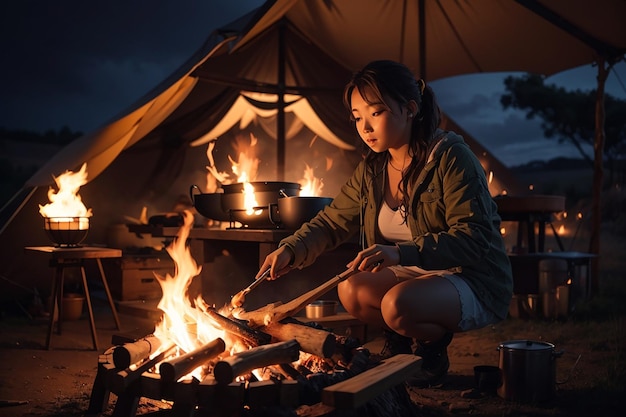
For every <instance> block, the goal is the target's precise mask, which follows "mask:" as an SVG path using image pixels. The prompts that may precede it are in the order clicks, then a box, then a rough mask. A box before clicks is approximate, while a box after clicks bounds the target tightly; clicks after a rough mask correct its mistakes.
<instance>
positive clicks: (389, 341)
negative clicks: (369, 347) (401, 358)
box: [380, 330, 413, 359]
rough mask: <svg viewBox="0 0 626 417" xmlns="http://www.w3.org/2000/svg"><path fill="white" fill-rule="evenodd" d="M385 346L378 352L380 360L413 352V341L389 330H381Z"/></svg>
mask: <svg viewBox="0 0 626 417" xmlns="http://www.w3.org/2000/svg"><path fill="white" fill-rule="evenodd" d="M383 335H384V336H385V346H383V349H382V350H381V351H380V359H387V358H390V357H392V356H395V355H398V354H401V353H412V352H413V339H411V338H410V337H406V336H402V335H400V334H398V333H396V332H393V331H391V330H383Z"/></svg>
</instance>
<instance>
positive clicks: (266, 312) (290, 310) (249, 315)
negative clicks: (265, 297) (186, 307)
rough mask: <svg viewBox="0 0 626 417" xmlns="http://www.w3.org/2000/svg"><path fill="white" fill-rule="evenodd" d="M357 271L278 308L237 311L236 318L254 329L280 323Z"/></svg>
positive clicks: (334, 279) (273, 305) (269, 306)
mask: <svg viewBox="0 0 626 417" xmlns="http://www.w3.org/2000/svg"><path fill="white" fill-rule="evenodd" d="M355 272H357V271H355V270H352V269H348V270H346V271H344V272H342V273H341V274H339V275H336V276H335V277H333V278H331V279H329V280H328V281H326V282H325V283H323V284H322V285H320V286H319V287H317V288H313V289H312V290H311V291H309V292H307V293H304V294H302V295H301V296H299V297H297V298H294V299H293V300H291V301H289V302H288V303H285V304H281V305H278V306H276V304H274V303H273V304H268V305H267V306H265V307H261V308H259V309H257V310H254V311H243V310H240V311H237V315H236V317H237V318H239V319H242V320H248V325H249V326H253V327H260V326H263V325H267V324H269V323H270V322H278V321H281V320H282V319H284V318H287V317H290V316H295V315H296V314H297V313H298V312H300V311H302V309H304V308H305V307H306V305H307V304H309V303H310V302H311V301H314V300H316V299H317V298H319V297H320V296H322V295H324V294H326V293H327V292H328V291H330V290H332V289H333V288H335V287H336V286H337V285H339V283H340V282H342V281H344V280H346V279H348V278H349V277H350V276H351V275H353V274H354V273H355Z"/></svg>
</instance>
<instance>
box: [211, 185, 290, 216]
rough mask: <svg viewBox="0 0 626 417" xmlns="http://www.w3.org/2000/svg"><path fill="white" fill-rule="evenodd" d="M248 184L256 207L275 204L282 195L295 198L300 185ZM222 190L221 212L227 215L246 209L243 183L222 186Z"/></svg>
mask: <svg viewBox="0 0 626 417" xmlns="http://www.w3.org/2000/svg"><path fill="white" fill-rule="evenodd" d="M250 184H251V185H252V187H254V198H255V200H256V205H255V206H256V207H268V206H269V205H270V204H276V203H277V201H278V198H279V197H280V196H282V195H287V196H296V195H298V194H299V193H300V184H298V183H295V182H282V181H266V182H251V183H250ZM222 188H223V189H224V195H222V200H221V201H222V210H224V211H225V212H227V213H228V212H229V211H231V210H245V209H246V205H245V194H244V184H243V183H240V182H238V183H235V184H228V185H223V186H222ZM268 221H269V217H268Z"/></svg>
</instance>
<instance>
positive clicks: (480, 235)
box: [280, 132, 513, 319]
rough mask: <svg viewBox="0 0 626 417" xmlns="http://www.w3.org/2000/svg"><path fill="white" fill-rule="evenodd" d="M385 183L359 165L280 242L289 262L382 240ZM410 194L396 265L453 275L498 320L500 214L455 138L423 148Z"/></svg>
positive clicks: (504, 307) (506, 292)
mask: <svg viewBox="0 0 626 417" xmlns="http://www.w3.org/2000/svg"><path fill="white" fill-rule="evenodd" d="M385 181H386V170H385V166H384V163H380V164H379V166H376V167H374V168H373V169H371V168H368V167H367V166H366V164H365V162H363V161H362V162H361V163H360V164H359V165H358V166H357V168H356V169H355V171H354V173H353V174H352V176H351V177H350V178H349V179H348V181H347V182H346V183H345V184H344V185H343V187H342V188H341V192H340V193H339V195H337V197H335V199H334V200H333V201H332V203H331V204H330V205H329V206H327V207H326V208H325V209H324V210H323V211H321V212H320V213H319V214H318V215H317V216H315V217H314V218H313V219H312V220H311V221H310V222H308V223H305V224H304V225H302V227H301V228H300V229H299V230H298V231H296V232H295V233H294V234H293V235H291V236H289V237H287V238H285V239H283V240H282V241H281V242H280V246H283V245H286V246H288V247H289V248H290V249H291V250H292V251H293V253H294V254H295V257H294V262H293V265H294V267H297V268H304V267H306V266H308V265H311V264H312V263H313V262H314V261H315V259H316V258H317V257H318V256H319V255H320V254H322V253H323V252H325V251H327V250H330V249H333V248H335V247H337V246H338V245H340V244H341V243H343V242H345V241H347V240H348V239H350V238H352V237H353V236H355V234H357V233H360V234H361V235H360V241H361V243H362V245H363V246H364V247H367V246H369V245H372V244H374V243H386V242H385V240H384V239H383V237H382V236H381V235H380V233H379V231H378V227H377V216H378V211H379V209H380V206H381V204H382V201H383V189H384V188H383V187H384V184H385ZM417 184H418V185H417V187H415V189H414V190H413V191H412V194H411V196H410V200H409V201H410V202H411V204H410V205H411V207H410V208H409V217H408V224H409V228H410V229H411V234H412V236H413V240H411V241H406V242H398V243H396V245H397V246H398V248H399V250H400V265H405V266H410V265H416V266H419V267H421V268H423V269H427V270H441V269H447V270H451V271H454V272H458V273H460V274H461V276H462V277H464V278H465V281H466V282H467V284H468V285H469V286H470V287H471V288H472V290H474V292H475V294H476V295H477V296H478V298H479V299H480V300H481V301H482V303H483V305H484V306H485V307H486V308H487V309H489V310H491V311H492V312H493V313H494V314H495V315H496V316H497V317H499V318H501V319H504V318H505V317H506V314H507V311H508V308H509V302H510V299H511V296H512V291H513V277H512V272H511V264H510V261H509V258H508V256H507V254H506V250H505V247H504V241H503V239H502V236H501V234H500V216H499V214H498V212H497V206H496V203H495V202H494V201H493V199H492V198H491V195H490V194H489V189H488V185H487V180H486V178H485V173H484V170H483V168H482V166H481V165H480V162H479V161H478V159H477V158H476V156H475V155H474V153H472V151H471V150H470V149H469V147H468V146H467V144H466V143H465V141H464V140H463V138H462V137H461V136H459V135H457V134H455V133H453V132H447V133H446V135H445V136H444V137H443V139H442V140H441V141H440V142H439V143H438V144H436V145H435V146H434V147H433V149H432V150H431V155H430V157H429V160H428V161H427V163H426V166H425V167H424V169H423V171H422V172H421V173H420V175H419V178H418V181H417Z"/></svg>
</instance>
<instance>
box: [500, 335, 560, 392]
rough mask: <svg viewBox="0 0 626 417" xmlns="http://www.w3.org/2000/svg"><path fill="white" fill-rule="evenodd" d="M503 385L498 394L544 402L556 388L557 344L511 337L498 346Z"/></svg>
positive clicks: (558, 354) (558, 355)
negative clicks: (511, 338)
mask: <svg viewBox="0 0 626 417" xmlns="http://www.w3.org/2000/svg"><path fill="white" fill-rule="evenodd" d="M498 351H499V352H500V359H499V365H498V367H499V368H500V370H501V371H502V385H500V387H499V388H498V395H499V396H500V397H501V398H504V399H505V400H512V401H519V402H530V403H537V402H544V401H547V400H550V399H552V398H553V397H554V394H555V391H556V358H558V357H560V356H561V355H562V354H563V352H559V353H557V352H555V350H554V345H553V344H552V343H546V342H536V341H532V340H510V341H507V342H503V343H501V344H500V346H498Z"/></svg>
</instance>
